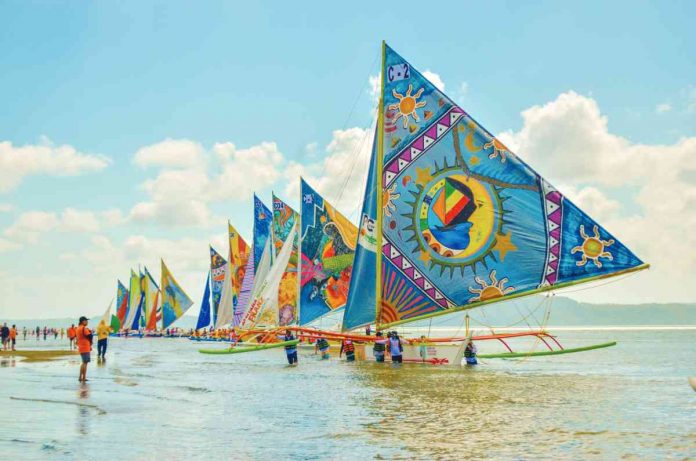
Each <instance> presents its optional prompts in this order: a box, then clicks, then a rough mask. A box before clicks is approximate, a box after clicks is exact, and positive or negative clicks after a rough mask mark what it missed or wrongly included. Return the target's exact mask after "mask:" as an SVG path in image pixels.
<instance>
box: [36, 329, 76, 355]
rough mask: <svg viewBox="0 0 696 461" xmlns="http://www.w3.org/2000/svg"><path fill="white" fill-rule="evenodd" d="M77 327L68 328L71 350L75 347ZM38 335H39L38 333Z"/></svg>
mask: <svg viewBox="0 0 696 461" xmlns="http://www.w3.org/2000/svg"><path fill="white" fill-rule="evenodd" d="M75 333H76V330H75V325H70V328H68V339H69V340H70V350H72V349H73V346H74V344H75ZM37 335H38V333H37Z"/></svg>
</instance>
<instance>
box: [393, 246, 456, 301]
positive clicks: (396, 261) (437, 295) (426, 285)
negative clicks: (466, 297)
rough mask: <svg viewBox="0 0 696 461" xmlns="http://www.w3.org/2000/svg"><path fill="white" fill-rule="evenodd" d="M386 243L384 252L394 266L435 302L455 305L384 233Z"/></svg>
mask: <svg viewBox="0 0 696 461" xmlns="http://www.w3.org/2000/svg"><path fill="white" fill-rule="evenodd" d="M383 238H384V243H383V244H382V254H383V255H384V256H385V257H386V258H387V259H388V260H389V261H391V263H392V264H393V265H394V267H395V268H396V269H397V270H398V271H399V272H400V273H402V274H403V275H404V277H406V278H408V279H409V280H411V282H413V283H414V284H415V285H416V286H417V287H418V288H420V289H421V290H422V291H423V293H425V294H426V295H427V296H428V297H429V298H430V299H431V300H432V301H433V302H435V303H437V304H439V305H440V306H442V307H443V308H445V309H449V308H452V307H455V306H456V304H455V303H453V302H452V301H451V300H449V299H448V298H447V297H446V296H445V295H444V294H443V293H442V292H441V291H440V290H438V289H437V288H436V287H435V285H434V284H433V282H431V281H430V280H429V279H428V277H426V276H425V275H424V274H422V273H421V272H420V271H418V270H417V269H416V268H415V267H414V265H413V263H412V262H411V261H410V260H409V259H408V258H407V257H406V256H405V255H403V254H402V253H401V252H400V251H399V250H398V249H397V248H396V247H395V246H394V245H393V244H392V243H391V242H390V241H389V238H388V237H387V236H386V235H384V236H383Z"/></svg>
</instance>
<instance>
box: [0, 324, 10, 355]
mask: <svg viewBox="0 0 696 461" xmlns="http://www.w3.org/2000/svg"><path fill="white" fill-rule="evenodd" d="M0 336H2V350H3V351H6V350H7V342H8V341H9V340H10V329H9V328H7V322H5V323H3V324H2V328H0Z"/></svg>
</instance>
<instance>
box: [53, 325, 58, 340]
mask: <svg viewBox="0 0 696 461" xmlns="http://www.w3.org/2000/svg"><path fill="white" fill-rule="evenodd" d="M53 339H58V328H54V329H53Z"/></svg>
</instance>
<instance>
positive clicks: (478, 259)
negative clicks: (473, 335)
mask: <svg viewBox="0 0 696 461" xmlns="http://www.w3.org/2000/svg"><path fill="white" fill-rule="evenodd" d="M378 119H379V121H378V136H377V139H376V149H373V152H374V153H375V154H376V155H375V156H376V168H377V170H376V172H375V173H376V175H375V176H376V183H377V184H376V192H377V193H376V194H375V195H376V197H371V198H374V200H375V202H376V203H379V204H380V206H379V207H378V209H377V216H376V218H377V234H376V237H377V238H376V243H377V248H380V250H381V251H380V252H379V253H377V258H376V259H377V262H376V266H375V267H380V268H381V269H380V271H379V275H380V277H379V278H378V279H377V286H376V288H375V291H376V293H377V299H378V300H379V302H376V305H375V309H376V316H375V321H376V323H377V324H378V325H380V326H381V327H388V326H392V325H396V324H400V323H404V322H407V321H413V320H417V319H423V318H427V317H432V316H435V315H442V314H447V313H451V312H456V311H460V310H464V309H470V308H473V307H477V306H481V305H483V304H487V303H491V302H497V301H500V300H504V299H510V298H514V297H519V296H524V295H529V294H533V293H538V292H541V291H546V290H550V289H554V288H559V287H563V286H568V285H572V284H576V283H580V282H586V281H591V280H597V279H599V278H603V277H607V276H611V275H617V274H622V273H626V272H630V271H634V270H639V269H642V268H645V267H647V265H645V264H644V263H643V262H642V261H641V260H640V259H638V257H636V256H635V255H634V254H633V253H632V252H631V251H630V250H629V249H628V248H626V247H625V246H624V245H623V244H622V243H621V242H619V241H618V240H617V239H616V238H615V237H613V236H612V235H611V234H609V233H608V232H607V231H606V230H605V229H604V228H603V227H602V226H600V225H599V224H598V223H597V222H595V221H594V220H593V219H591V218H590V217H589V216H587V215H586V214H585V213H584V212H582V211H581V210H580V209H579V208H578V207H577V206H575V205H574V204H573V203H572V202H570V201H569V200H568V199H567V198H565V197H564V196H563V195H562V194H561V193H560V192H558V191H557V190H556V189H555V188H554V187H553V186H551V185H550V184H549V183H548V182H547V181H546V180H545V179H544V178H542V177H541V176H539V175H538V174H537V173H536V172H535V171H534V170H532V169H531V168H530V167H529V166H528V165H527V164H525V163H524V162H523V161H522V160H520V159H519V158H518V157H517V156H516V155H515V154H513V153H512V152H511V151H510V150H509V149H508V148H507V147H506V146H505V145H504V144H503V143H501V142H500V141H499V140H498V139H496V138H495V137H494V136H493V135H491V134H490V133H489V132H488V131H486V130H485V129H484V128H483V127H482V126H481V125H479V124H478V123H477V122H476V121H475V120H474V119H473V118H472V117H471V116H470V115H469V114H467V113H466V112H465V111H464V110H462V109H461V108H459V107H458V106H457V105H456V104H455V103H454V102H453V101H452V100H451V99H449V98H448V97H447V96H445V95H444V94H443V93H442V92H441V91H439V90H438V89H437V88H436V87H435V86H434V85H433V84H432V83H431V82H430V81H428V80H427V79H426V78H425V77H424V76H423V75H422V74H421V73H420V72H418V71H417V70H416V69H414V68H413V67H412V66H411V65H410V64H409V63H408V62H407V61H406V60H404V59H403V58H402V57H401V56H399V55H398V54H397V53H395V52H394V51H393V50H392V49H391V48H389V47H387V46H386V45H384V49H383V66H382V97H381V99H380V106H379V114H378ZM368 188H369V185H368ZM368 193H369V192H368ZM356 266H357V262H356ZM360 277H361V278H362V275H360ZM351 297H352V294H351ZM349 304H350V303H349ZM348 315H349V312H348V310H347V311H346V316H348ZM351 315H352V314H351ZM348 320H350V319H348ZM356 323H358V324H359V323H361V322H355V321H352V322H348V324H347V327H348V328H351V325H352V324H356Z"/></svg>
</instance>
